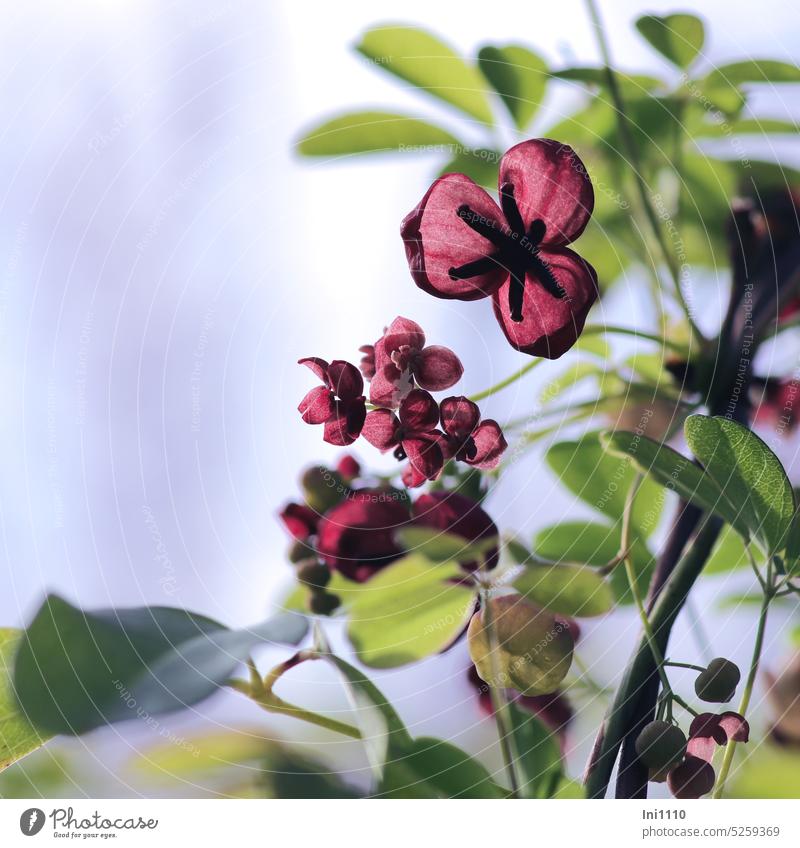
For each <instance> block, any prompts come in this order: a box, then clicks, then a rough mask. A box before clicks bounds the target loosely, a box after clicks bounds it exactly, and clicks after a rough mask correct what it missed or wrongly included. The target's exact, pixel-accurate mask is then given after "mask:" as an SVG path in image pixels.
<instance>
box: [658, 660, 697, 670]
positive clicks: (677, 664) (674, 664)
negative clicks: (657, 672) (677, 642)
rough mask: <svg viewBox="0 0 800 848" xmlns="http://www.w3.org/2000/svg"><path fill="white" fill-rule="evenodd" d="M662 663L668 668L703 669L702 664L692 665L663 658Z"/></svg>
mask: <svg viewBox="0 0 800 848" xmlns="http://www.w3.org/2000/svg"><path fill="white" fill-rule="evenodd" d="M664 665H666V666H669V667H670V668H690V669H692V671H705V668H704V667H703V666H702V665H694V664H693V663H682V662H673V661H672V660H664Z"/></svg>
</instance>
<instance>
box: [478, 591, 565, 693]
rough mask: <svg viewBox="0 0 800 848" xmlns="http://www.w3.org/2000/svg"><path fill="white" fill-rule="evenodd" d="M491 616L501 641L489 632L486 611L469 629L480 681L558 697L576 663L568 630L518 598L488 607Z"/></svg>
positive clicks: (506, 598)
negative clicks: (494, 644)
mask: <svg viewBox="0 0 800 848" xmlns="http://www.w3.org/2000/svg"><path fill="white" fill-rule="evenodd" d="M488 613H489V616H490V618H491V623H492V627H493V629H494V633H495V635H496V639H497V643H496V644H497V647H496V648H495V650H494V652H493V651H492V643H491V641H490V638H489V632H488V628H487V627H486V623H487V621H486V614H487V610H486V608H484V609H482V610H480V611H479V612H477V613H475V615H474V616H473V617H472V620H471V621H470V623H469V628H468V630H467V640H468V646H469V654H470V657H471V658H472V661H473V662H474V663H475V666H476V668H477V670H478V674H479V675H480V677H481V679H482V680H484V681H485V682H486V683H488V684H489V685H490V686H495V687H496V688H499V689H502V688H514V689H517V690H518V691H519V692H521V693H522V694H523V695H546V694H548V693H550V692H555V691H556V690H557V689H558V687H559V685H560V684H561V681H562V680H563V679H564V678H565V677H566V675H567V672H568V671H569V667H570V665H571V663H572V649H573V640H572V635H571V634H570V631H569V628H568V627H567V626H566V625H565V624H564V622H563V621H561V620H560V619H559V618H557V617H556V616H555V615H553V614H552V613H551V612H549V611H548V610H545V609H542V608H541V607H538V606H536V605H535V604H532V603H530V602H529V601H526V600H525V599H524V598H522V597H521V596H520V595H504V596H501V597H499V598H493V599H492V600H490V601H489V609H488Z"/></svg>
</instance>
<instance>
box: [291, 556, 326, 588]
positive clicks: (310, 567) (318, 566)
mask: <svg viewBox="0 0 800 848" xmlns="http://www.w3.org/2000/svg"><path fill="white" fill-rule="evenodd" d="M297 579H298V581H299V582H300V583H303V584H304V585H306V586H310V587H311V588H312V589H324V588H325V587H326V586H327V585H328V583H330V582H331V570H330V569H329V568H328V566H327V565H323V564H322V563H321V562H314V561H313V560H312V561H310V562H304V563H303V564H302V565H301V566H300V567H299V568H298V569H297Z"/></svg>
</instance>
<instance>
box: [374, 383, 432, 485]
mask: <svg viewBox="0 0 800 848" xmlns="http://www.w3.org/2000/svg"><path fill="white" fill-rule="evenodd" d="M438 423H439V406H438V404H437V403H436V401H435V400H434V399H433V397H432V396H431V395H430V394H429V393H428V392H426V391H423V390H422V389H412V390H411V391H410V392H409V393H408V394H407V395H406V396H405V397H404V398H403V400H402V401H401V402H400V409H399V410H398V414H397V415H395V414H394V412H392V410H391V409H384V408H381V409H375V410H373V411H372V412H370V413H368V414H367V417H366V420H365V422H364V427H363V429H362V434H363V436H364V438H365V439H366V440H367V441H368V442H369V443H370V444H371V445H374V446H375V447H376V448H378V449H379V450H381V451H383V452H386V451H388V450H392V449H394V456H395V458H396V459H400V460H402V459H405V458H406V457H408V471H409V473H408V475H407V476H408V479H409V483H408V485H410V486H411V487H412V488H413V487H414V486H419V485H422V483H424V482H425V481H426V480H435V479H436V478H437V477H438V476H439V474H441V472H442V468H443V467H444V453H443V451H442V439H443V435H442V433H441V432H440V431H439V430H437V429H436V425H437V424H438Z"/></svg>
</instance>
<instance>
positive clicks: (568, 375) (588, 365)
mask: <svg viewBox="0 0 800 848" xmlns="http://www.w3.org/2000/svg"><path fill="white" fill-rule="evenodd" d="M598 374H600V375H602V374H603V369H602V368H600V366H598V365H597V364H596V363H595V362H586V361H585V360H578V361H577V362H574V363H573V364H572V365H570V366H569V368H567V369H566V370H565V371H562V372H561V373H560V374H558V375H557V376H556V377H553V379H552V380H551V381H550V382H549V383H547V385H546V386H544V387H543V388H542V390H541V392H540V393H539V403H540V404H541V405H545V404H548V403H551V402H552V401H554V400H555V399H556V398H559V397H561V395H563V394H564V392H566V391H569V390H570V389H572V388H574V387H575V386H577V385H578V384H579V383H582V382H583V381H584V380H586V378H587V377H594V376H597V375H598Z"/></svg>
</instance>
